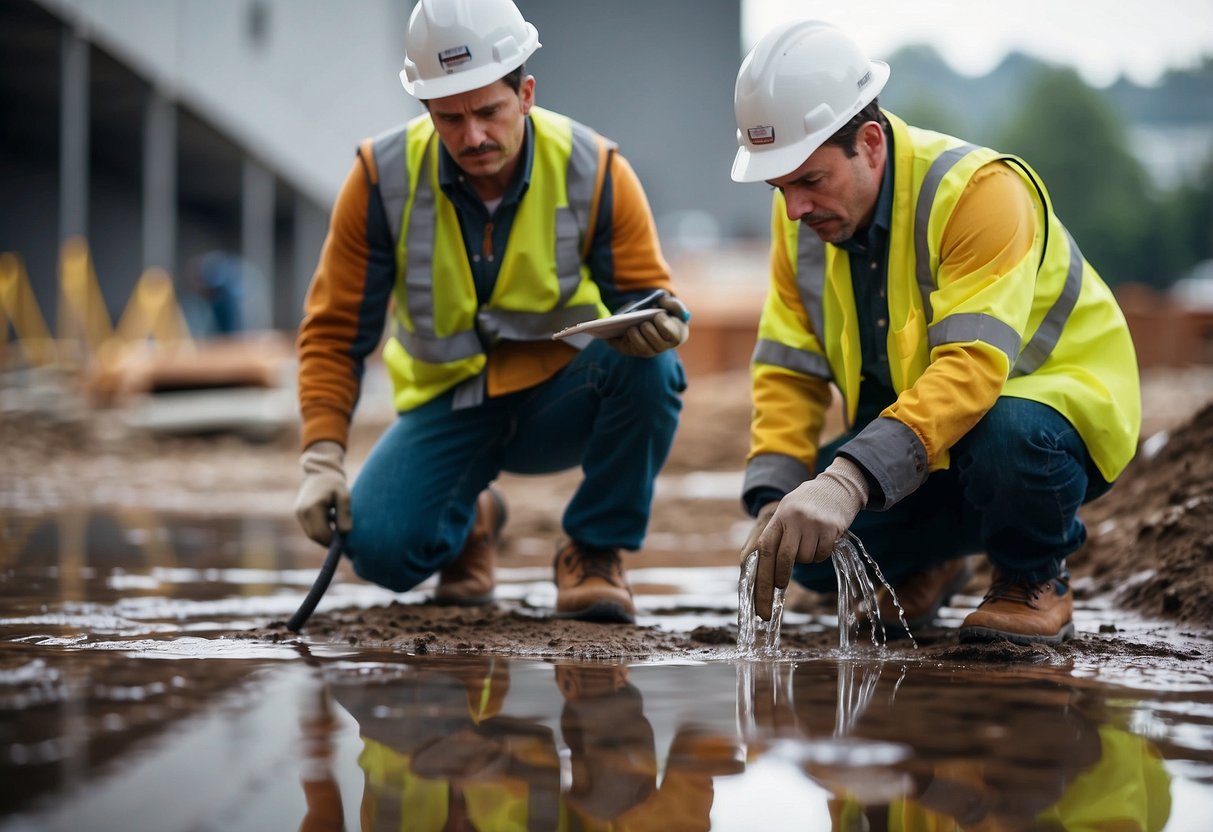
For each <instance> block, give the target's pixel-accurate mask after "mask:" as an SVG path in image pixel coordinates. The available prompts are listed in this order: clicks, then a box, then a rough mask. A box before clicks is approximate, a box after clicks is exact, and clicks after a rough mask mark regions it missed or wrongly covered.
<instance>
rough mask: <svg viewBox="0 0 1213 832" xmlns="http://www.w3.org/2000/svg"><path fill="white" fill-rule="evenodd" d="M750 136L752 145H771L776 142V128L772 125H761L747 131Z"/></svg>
mask: <svg viewBox="0 0 1213 832" xmlns="http://www.w3.org/2000/svg"><path fill="white" fill-rule="evenodd" d="M746 133H748V134H749V135H750V144H771V143H773V142H774V141H775V128H774V127H773V126H771V125H759V126H758V127H751V128H749V129H748V130H746Z"/></svg>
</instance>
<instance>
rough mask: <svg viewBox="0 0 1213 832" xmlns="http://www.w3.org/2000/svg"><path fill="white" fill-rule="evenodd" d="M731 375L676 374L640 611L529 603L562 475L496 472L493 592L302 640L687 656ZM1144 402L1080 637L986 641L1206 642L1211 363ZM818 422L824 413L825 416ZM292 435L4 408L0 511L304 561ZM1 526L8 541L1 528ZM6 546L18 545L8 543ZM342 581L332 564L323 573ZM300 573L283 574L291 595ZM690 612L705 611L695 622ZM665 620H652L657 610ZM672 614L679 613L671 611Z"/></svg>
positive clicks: (725, 465)
mask: <svg viewBox="0 0 1213 832" xmlns="http://www.w3.org/2000/svg"><path fill="white" fill-rule="evenodd" d="M747 385H748V380H747V377H746V375H745V374H744V373H724V374H715V375H710V376H703V377H699V378H693V379H692V383H691V386H690V388H689V390H688V391H687V394H686V397H685V409H684V414H683V419H682V423H681V426H680V429H679V433H678V436H677V439H676V441H675V445H674V448H673V451H672V453H671V456H670V459H669V462H668V464H667V465H666V467H665V469H664V471H663V473H662V476H661V479H660V480H659V484H658V491H657V497H656V500H655V504H654V508H653V515H652V521H651V524H650V534H649V537H648V540H647V541H646V547H645V549H644V550H643V551H642V552H639V553H635V554H629V555H628V556H627V559H626V561H625V563H626V565H627V567H628V568H629V570H630V571H632V572H633V573H634V575H635V576H636V577H634V579H633V583H634V589H635V591H636V593H637V597H638V599H639V603H640V606H641V609H642V611H644V612H649V613H653V614H655V617H654V616H647V617H645V616H642V621H641V622H640V623H639V624H638V625H637V626H634V627H614V628H604V627H602V626H598V625H581V624H576V623H572V622H565V621H556V620H552V619H549V618H547V617H546V615H545V610H544V606H545V604H546V603H547V602H549V601H550V599H551V597H554V596H552V595H551V590H550V582H549V580H548V575H549V574H550V565H551V559H552V555H553V553H554V546H555V541H556V539H557V538H558V537H559V535H560V513H561V511H562V509H563V506H564V503H565V501H566V500H567V498H568V495H569V494H570V493H571V490H572V488H573V487H574V486H575V484H576V482H577V479H578V476H579V474H578V472H577V471H569V472H565V473H562V474H556V475H551V476H543V477H520V476H511V475H505V476H503V477H502V479H501V481H500V483H499V485H500V486H501V489H502V490H503V491H504V493H505V495H506V499H507V501H508V504H509V512H510V514H509V517H510V519H509V523H508V524H507V526H506V529H505V531H504V539H503V552H502V558H501V562H500V567H501V570H502V575H503V586H502V588H501V592H500V593H499V595H500V598H499V601H498V602H497V603H496V604H494V605H491V606H489V607H482V608H473V609H471V610H447V609H440V608H437V607H434V606H431V605H428V604H426V603H424V598H425V595H426V593H425V589H426V588H425V587H424V586H423V587H422V588H421V591H420V592H419V593H409V594H408V595H407V596H401V597H398V598H394V599H393V598H390V597H389V598H386V599H385V598H384V597H383V596H377V601H376V603H373V604H371V605H369V606H367V605H366V604H364V603H358V604H354V605H353V606H351V607H350V608H348V609H344V610H343V609H339V608H338V607H339V606H340V599H341V598H342V597H343V596H342V594H341V592H340V591H338V592H332V591H331V592H330V597H329V598H327V599H326V602H325V605H324V606H322V608H321V611H320V612H318V613H317V614H316V615H315V616H314V618H313V619H312V621H311V622H310V623H309V625H308V627H307V629H306V630H305V636H306V637H307V638H308V639H313V640H320V641H336V642H345V643H350V644H354V643H358V644H364V645H376V646H389V647H393V648H397V649H401V648H402V649H407V650H419V651H421V652H426V651H430V652H489V653H506V654H511V653H513V654H517V655H531V656H534V655H549V654H550V655H579V656H603V657H610V656H619V657H631V656H641V657H643V656H645V655H668V654H693V653H695V652H696V651H698V650H702V649H704V648H710V647H713V646H716V647H719V645H721V644H726V643H729V642H730V640H732V639H735V632H734V630H733V629H732V627H731V626H730V625H729V624H728V623H726V622H727V619H728V618H729V615H730V614H731V613H733V614H735V609H736V603H737V598H736V577H735V572H734V571H733V570H735V568H736V563H737V555H738V549H739V547H740V545H741V542H742V541H743V539H744V537H745V534H746V532H747V531H748V529H749V526H750V522H751V521H750V520H749V518H748V517H746V516H745V514H744V513H743V512H742V510H741V508H740V505H739V502H738V499H737V490H738V487H739V485H740V481H741V470H742V466H743V464H744V457H745V453H746V447H747V442H748V433H747V430H748V418H749V399H748V386H747ZM384 392H385V391H383V390H380V389H374V386H373V385H371V386H370V387H369V388H368V391H367V394H366V395H364V398H363V405H362V408H361V410H360V412H359V414H358V417H357V419H356V421H355V425H354V430H353V433H352V436H351V443H350V450H349V469H350V472H351V474H352V475H355V476H356V472H357V469H358V467H359V466H360V464H361V461H362V460H363V459H365V457H366V454H367V453H368V451H369V449H370V448H371V446H372V444H373V443H374V440H375V438H376V437H377V436H378V434H379V432H380V431H381V430H382V429H383V427H384V425H385V424H386V423H387V420H389V419H390V418H391V413H390V412H389V411H388V410H387V408H386V397H385V396H384V395H383V394H384ZM1143 405H1144V424H1143V430H1142V437H1143V445H1142V450H1141V452H1140V453H1139V455H1138V458H1137V459H1136V460H1135V461H1134V462H1133V463H1132V465H1131V466H1130V468H1129V469H1128V470H1127V471H1126V472H1125V474H1124V476H1123V477H1122V478H1121V481H1120V482H1119V483H1118V484H1117V485H1116V487H1115V488H1114V489H1113V490H1112V492H1111V493H1110V494H1109V495H1107V496H1106V497H1104V498H1102V499H1101V500H1099V501H1097V502H1095V503H1093V504H1091V505H1089V506H1086V507H1084V509H1083V517H1084V518H1085V519H1086V521H1087V525H1088V529H1089V532H1090V540H1089V542H1088V544H1087V546H1086V547H1085V548H1084V549H1083V550H1081V551H1080V552H1079V553H1077V554H1076V555H1075V556H1073V557H1072V558H1071V560H1070V568H1071V570H1072V572H1073V575H1074V578H1075V583H1074V585H1075V591H1076V599H1077V601H1078V604H1079V606H1080V607H1081V609H1082V614H1081V618H1080V620H1079V621H1078V624H1079V630H1080V638H1079V639H1077V640H1076V641H1074V642H1071V643H1070V644H1068V645H1065V646H1062V647H1061V648H1057V649H1054V648H1041V650H1036V651H1032V650H1028V651H1023V650H1014V649H1011V648H1008V647H1006V646H1003V647H998V648H990V649H989V650H986V651H985V652H984V655H985V656H986V657H988V658H992V659H1002V658H1014V657H1016V656H1018V655H1026V656H1027V657H1029V658H1039V657H1040V656H1039V655H1034V654H1040V655H1045V656H1047V657H1049V658H1053V659H1056V658H1063V659H1064V658H1066V657H1082V658H1084V659H1086V660H1098V659H1099V657H1104V658H1112V657H1118V658H1119V659H1121V660H1125V661H1132V660H1133V659H1134V658H1135V657H1137V658H1145V657H1148V658H1149V660H1150V661H1151V662H1152V663H1157V662H1162V663H1164V664H1166V663H1168V662H1169V661H1175V662H1176V663H1178V665H1180V666H1182V665H1183V664H1184V663H1186V662H1188V661H1191V660H1193V659H1201V660H1204V661H1208V660H1209V659H1210V658H1213V640H1211V639H1210V638H1209V636H1210V633H1211V632H1213V594H1211V593H1210V591H1209V587H1210V586H1211V585H1213V453H1211V452H1210V448H1213V369H1210V368H1196V369H1189V370H1165V371H1164V370H1157V371H1153V372H1151V373H1149V374H1147V375H1146V376H1145V377H1144V378H1143ZM832 428H833V429H837V420H836V419H835V420H834V422H833V423H832ZM828 429H830V428H828ZM297 443H298V437H297V433H296V432H295V430H294V429H293V427H292V428H289V429H286V430H284V431H281V432H280V433H278V434H277V435H276V436H272V437H266V436H260V437H259V438H257V439H256V440H255V441H251V440H250V439H248V438H246V437H242V436H240V435H238V434H230V433H222V434H217V435H211V436H198V435H187V436H166V435H157V434H154V433H149V432H146V431H141V430H132V429H130V428H129V427H128V426H125V425H124V424H123V423H122V422H121V420H120V418H119V414H118V413H116V412H114V413H101V414H97V413H95V412H94V413H89V412H86V411H78V412H77V413H76V415H74V416H65V415H63V414H60V416H58V417H55V416H52V415H48V414H47V413H45V412H43V413H36V412H33V411H31V410H29V409H26V410H24V411H23V410H22V409H20V408H10V409H8V410H6V411H5V412H4V414H3V416H2V417H0V447H3V448H4V452H3V453H4V465H3V470H2V471H0V510H2V511H3V513H4V514H5V515H7V516H9V517H10V518H12V517H19V516H25V517H36V516H44V517H45V516H53V515H55V514H56V513H57V512H60V511H64V510H67V509H72V510H80V509H81V508H84V509H87V510H90V511H105V510H114V511H118V512H123V511H125V512H130V511H138V512H143V513H149V512H150V513H153V514H155V513H159V514H163V515H171V516H201V517H208V516H209V517H259V518H266V519H269V520H271V521H273V524H274V528H275V529H276V530H277V531H276V534H279V535H281V536H282V538H283V539H281V540H280V541H279V542H278V543H279V545H280V546H282V547H285V548H286V549H287V550H289V551H290V552H292V553H293V554H294V559H295V562H297V563H298V564H299V566H300V568H301V569H311V568H314V567H315V566H318V565H319V563H320V560H321V559H322V556H323V551H322V550H321V549H320V547H318V546H317V545H316V544H314V543H312V542H310V541H308V540H307V539H306V538H305V537H304V536H303V535H302V533H301V532H300V531H298V529H297V528H296V527H295V526H294V523H293V518H292V516H291V507H292V503H293V500H294V495H295V489H296V487H297V485H298V483H299V479H300V474H299V469H298V467H297V452H298V447H297ZM7 526H8V527H9V529H10V532H9V533H8V536H10V537H11V536H12V535H11V529H12V528H14V524H13V523H9V524H7ZM9 545H10V547H11V546H12V545H15V544H14V542H13V541H11V540H10V541H9ZM975 566H977V567H978V568H977V569H976V572H975V574H974V577H973V579H972V581H971V582H970V584H969V586H968V587H966V588H965V590H964V594H963V595H962V596H960V597H959V598H958V599H957V601H956V602H955V603H956V605H957V611H956V615H963V612H964V609H963V606H964V604H965V603H968V604H974V603H976V602H977V601H978V600H980V596H981V594H982V592H983V591H984V589H985V586H986V582H987V580H988V568H986V567H985V566H984V563H982V562H981V559H980V558H976V559H975ZM670 567H673V569H671V568H670ZM677 567H698V568H699V569H701V570H702V569H709V570H711V569H712V568H717V570H716V571H714V572H711V574H714V575H716V576H718V578H719V580H718V581H717V582H716V583H715V584H713V585H712V588H711V589H710V590H705V591H707V592H708V594H709V596H710V597H705V596H704V592H703V591H692V590H691V589H690V588H689V587H688V586H679V584H680V583H681V581H682V579H681V578H680V576H679V572H678V570H677V569H676V568H677ZM688 574H689V573H688ZM722 576H724V577H722ZM358 583H359V581H358V579H357V578H356V577H355V576H354V575H353V574H352V571H351V570H350V569H349V568H348V564H343V566H342V568H341V570H340V571H339V573H338V576H337V579H336V581H335V586H342V585H345V586H356V585H357V584H358ZM305 588H306V587H296V588H295V590H296V591H297V592H299V597H300V598H301V597H302V591H303V589H305ZM680 590H681V592H680ZM665 598H672V599H674V600H673V601H671V603H670V605H668V606H666V605H664V602H663V601H661V600H659V599H665ZM646 599H649V601H650V603H648V604H647V606H646V603H645V601H646ZM419 601H420V603H418V602H419ZM292 603H293V602H292ZM835 604H836V601H835V600H834V599H833V598H832V597H824V596H817V595H814V594H812V593H808V592H804V591H796V589H795V588H793V590H792V591H791V592H790V594H789V610H791V611H792V612H794V613H802V614H803V615H801V616H796V615H793V616H792V618H791V620H792V621H800V622H806V621H807V622H810V625H809V626H796V625H795V624H790V625H789V626H788V627H786V628H785V631H784V641H783V644H784V646H785V648H786V649H789V650H798V649H803V650H816V649H823V648H830V647H833V646H837V634H836V631H835V630H834V629H833V628H832V627H829V626H823V624H822V622H823V621H828V617H829V616H831V615H833V614H834V612H835V610H836V608H835ZM698 614H702V621H699V622H698V623H696V615H698ZM282 617H285V616H282ZM663 617H664V621H665V626H661V625H660V623H661V621H662V620H663ZM674 619H677V620H678V621H679V622H680V625H679V626H669V622H670V621H673V620H674ZM653 622H657V625H654V624H653ZM814 622H815V623H814ZM1126 622H1135V624H1133V625H1131V626H1130V625H1128V624H1127V623H1126ZM952 623H953V624H954V623H955V621H953V622H952ZM227 635H229V636H231V637H236V638H242V639H244V638H253V639H270V640H274V641H277V640H279V639H288V638H291V637H292V634H290V633H288V632H287V631H286V630H285V629H284V627H283V626H282V622H281V620H280V618H279V617H278V616H273V617H269V616H267V617H266V618H265V619H264V620H257V621H256V622H255V624H254V626H253V627H251V628H242V629H239V630H236V631H232V632H230V633H228V634H227ZM919 635H920V636H921V637H920V642H921V647H922V649H923V650H926V651H928V652H929V653H932V654H939V653H943V654H947V655H952V656H956V655H961V656H963V655H966V653H965V651H967V650H968V648H962V647H961V646H960V645H958V644H957V643H956V642H955V639H954V637H953V633H952V631H951V630H950V628H948V627H944V628H940V629H939V630H937V631H931V632H927V633H923V634H919ZM958 651H960V652H959V653H958ZM978 652H979V653H981V652H982V651H978Z"/></svg>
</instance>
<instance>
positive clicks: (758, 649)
mask: <svg viewBox="0 0 1213 832" xmlns="http://www.w3.org/2000/svg"><path fill="white" fill-rule="evenodd" d="M757 575H758V550H757V549H755V550H754V551H753V552H750V554H748V555H746V559H745V564H744V566H743V568H742V570H741V579H740V580H739V581H738V582H737V652H738V653H739V654H740V655H741V656H743V657H750V658H754V657H760V656H761V657H769V656H778V655H779V633H780V630H781V629H782V627H783V595H784V590H782V589H780V588H779V587H776V588H775V596H774V599H773V601H772V604H771V620H770V621H763V620H762V619H761V618H759V617H758V614H757V613H756V612H755V610H754V584H755V583H756V580H757ZM760 636H761V639H760V638H759V637H760ZM760 640H761V644H759V641H760Z"/></svg>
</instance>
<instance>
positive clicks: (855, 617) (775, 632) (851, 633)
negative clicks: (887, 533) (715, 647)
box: [737, 531, 918, 658]
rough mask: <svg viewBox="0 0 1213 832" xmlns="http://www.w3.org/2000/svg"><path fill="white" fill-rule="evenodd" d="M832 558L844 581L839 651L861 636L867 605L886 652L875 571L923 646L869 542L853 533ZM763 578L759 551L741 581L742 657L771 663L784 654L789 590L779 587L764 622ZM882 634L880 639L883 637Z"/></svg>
mask: <svg viewBox="0 0 1213 832" xmlns="http://www.w3.org/2000/svg"><path fill="white" fill-rule="evenodd" d="M830 559H831V560H832V561H833V563H834V574H835V576H836V577H837V579H838V647H839V649H840V650H841V651H842V652H844V653H846V652H849V651H850V650H851V646H852V644H854V643H855V640H856V637H857V636H858V634H859V628H860V623H861V622H860V617H859V604H860V602H861V601H862V603H863V605H864V607H865V609H866V615H867V620H868V624H869V626H870V627H871V637H872V644H873V645H874V646H876V647H877V648H879V647H883V646H884V644H885V642H886V641H887V640H888V639H887V636H886V633H885V628H884V623H883V622H882V621H881V620H880V604H879V601H878V600H877V597H876V587H875V585H874V584H873V583H872V578H871V576H870V575H869V574H868V570H869V568H870V569H871V572H872V573H873V574H875V576H876V579H877V580H878V581H880V583H881V584H882V585H883V586H884V587H885V589H887V590H888V591H889V596H890V597H891V598H892V599H893V605H894V606H895V607H897V615H898V617H899V618H900V619H901V626H902V627H903V628H904V629H905V632H906V635H907V636H909V638H910V642H911V643H912V644H913V645H914V649H916V650H917V649H918V642H917V641H915V639H914V634H913V633H911V632H910V626H909V624H908V623H907V622H906V614H905V610H904V609H902V607H901V602H900V601H898V600H897V594H896V593H895V592H894V591H893V587H891V586H889V582H888V581H886V580H885V578H884V574H883V573H882V572H881V571H880V566H879V565H877V563H876V561H875V560H874V559H873V558H872V556H871V555H869V554H868V551H867V549H865V548H864V546H863V542H862V541H861V540H860V539H859V538H858V537H856V536H855V535H854V534H852V533H851V532H849V531H848V532H847V533H846V534H845V535H843V536H842V537H841V538H839V539H838V541H837V542H836V543H835V544H834V550H833V552H831V555H830ZM757 574H758V551H757V550H755V551H753V552H750V554H748V555H746V559H745V563H744V564H743V566H742V570H741V578H740V580H738V582H737V652H738V654H739V655H740V656H741V657H743V658H760V657H761V658H765V657H772V656H778V655H779V634H780V630H781V629H782V627H783V596H784V590H782V589H780V588H778V587H776V588H775V595H774V600H773V603H772V606H771V620H770V621H763V620H762V619H761V618H759V617H758V615H757V614H756V613H755V611H754V586H755V583H756V582H757ZM877 632H879V634H880V635H879V636H877Z"/></svg>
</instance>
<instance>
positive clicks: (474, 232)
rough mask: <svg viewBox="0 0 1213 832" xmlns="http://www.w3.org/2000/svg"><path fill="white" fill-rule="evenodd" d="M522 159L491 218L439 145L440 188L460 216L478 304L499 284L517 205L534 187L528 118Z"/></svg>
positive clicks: (460, 169)
mask: <svg viewBox="0 0 1213 832" xmlns="http://www.w3.org/2000/svg"><path fill="white" fill-rule="evenodd" d="M519 152H520V157H519V158H520V160H521V162H522V164H520V165H519V166H518V169H517V170H516V171H514V178H513V179H512V180H510V184H509V186H507V187H506V189H505V193H504V194H502V196H501V204H500V205H498V206H497V209H496V210H495V211H493V213H492V214H491V215H490V214H489V210H488V208H487V207H485V204H484V203H483V202H482V201H481V200H480V197H479V196H478V195H477V194H476V191H475V190H473V189H472V186H471V185H469V184H468V182H467V175H466V174H465V173H464V172H463V169H462V168H460V167H459V165H458V163H456V161H455V160H454V158H452V157H451V154H450V153H448V152H447V149H446V146H445V145H444V144H442V142H441V141H439V142H438V186H439V187H440V188H442V192H443V193H444V194H446V196H447V198H448V199H449V200H450V201H451V202H452V204H454V206H455V213H456V214H458V216H459V229H460V230H461V231H462V232H463V245H464V247H465V248H466V249H467V255H468V265H469V266H471V268H472V281H473V283H475V285H476V302H477V303H478V304H479V305H482V306H483V305H484V304H486V303H488V300H489V297H490V296H491V295H492V294H493V287H494V286H496V285H497V273H498V272H499V271H500V270H501V258H502V256H503V255H504V253H505V243H506V240H508V239H509V237H510V229H511V228H512V227H513V226H514V217H515V216H516V215H517V214H518V203H519V202H520V201H521V200H522V197H523V195H524V194H525V193H526V191H527V188H528V187H530V184H531V166H532V164H533V163H534V160H535V135H534V128H533V127H532V126H531V120H530V119H529V118H528V119H526V132H525V135H524V136H523V140H522V149H521V150H520V151H519Z"/></svg>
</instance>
